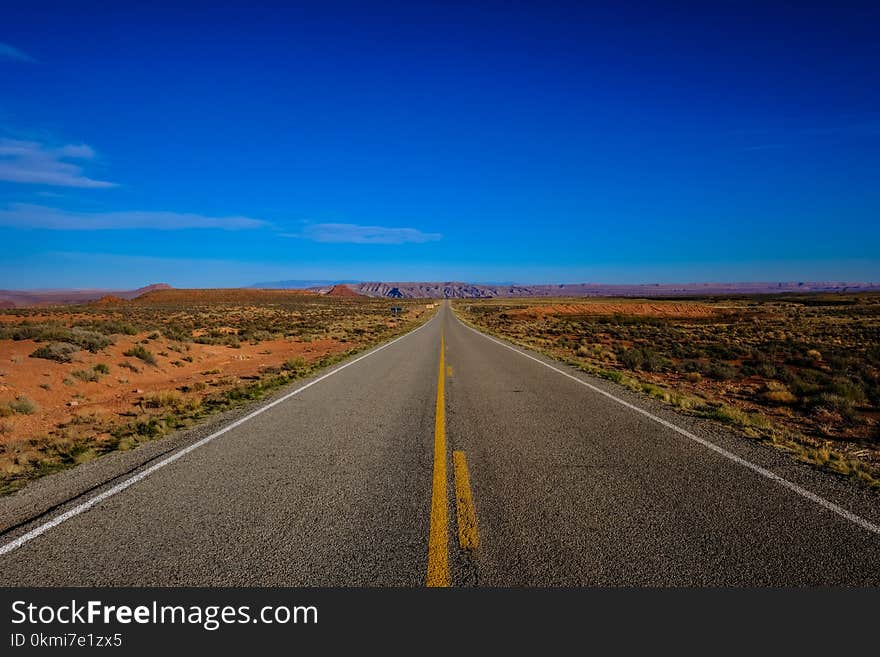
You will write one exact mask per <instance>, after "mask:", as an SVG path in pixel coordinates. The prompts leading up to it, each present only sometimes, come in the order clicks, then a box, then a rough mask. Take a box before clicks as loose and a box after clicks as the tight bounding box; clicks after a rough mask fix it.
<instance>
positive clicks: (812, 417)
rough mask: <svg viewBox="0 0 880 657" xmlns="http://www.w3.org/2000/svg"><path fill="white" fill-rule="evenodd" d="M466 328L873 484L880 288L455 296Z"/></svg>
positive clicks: (879, 464) (876, 480) (879, 390)
mask: <svg viewBox="0 0 880 657" xmlns="http://www.w3.org/2000/svg"><path fill="white" fill-rule="evenodd" d="M455 308H456V311H457V313H458V314H459V316H460V317H461V318H462V319H464V320H466V321H467V322H469V323H471V324H472V325H474V326H475V327H477V328H479V329H481V330H484V331H487V332H489V333H492V334H494V335H496V336H499V337H501V338H504V339H507V340H510V341H512V342H514V343H517V344H520V345H522V346H525V347H528V348H531V349H535V350H538V351H541V352H543V353H545V354H547V355H550V356H552V357H554V358H556V359H558V360H560V361H563V362H566V363H569V364H571V365H574V366H576V367H578V368H580V369H582V370H584V371H586V372H590V373H592V374H594V375H597V376H600V377H602V378H605V379H609V380H611V381H615V382H616V383H618V384H621V385H623V386H626V387H628V388H630V389H633V390H636V391H639V392H641V393H643V394H645V395H649V396H651V397H653V398H656V399H659V400H661V401H663V402H665V403H667V404H670V405H672V406H674V407H675V408H676V409H677V410H679V411H681V412H684V413H689V414H694V415H699V416H701V417H707V418H711V419H714V420H716V421H718V422H722V423H724V424H726V425H729V426H732V427H735V428H736V429H738V430H740V431H741V432H742V433H744V434H746V435H748V436H750V437H752V438H755V439H759V440H762V441H765V442H768V443H770V444H773V445H774V446H776V447H778V448H780V449H782V450H785V451H787V452H789V453H791V454H792V456H793V457H795V458H796V459H798V460H800V461H803V462H807V463H811V464H813V465H816V466H818V467H820V468H823V469H826V470H830V471H832V472H835V473H838V474H840V475H845V476H848V477H852V478H853V479H854V480H858V481H859V482H862V483H864V484H866V485H869V486H872V487H877V486H880V295H878V294H876V293H863V294H804V295H778V296H768V295H765V296H746V297H743V296H736V297H700V298H688V299H678V298H676V299H666V300H663V299H650V300H639V299H596V300H584V299H540V300H533V299H493V300H470V299H468V300H461V301H457V302H456V306H455Z"/></svg>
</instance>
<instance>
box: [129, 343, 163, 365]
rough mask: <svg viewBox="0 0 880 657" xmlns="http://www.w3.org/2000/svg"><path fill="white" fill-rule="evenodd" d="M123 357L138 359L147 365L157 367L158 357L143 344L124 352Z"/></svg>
mask: <svg viewBox="0 0 880 657" xmlns="http://www.w3.org/2000/svg"><path fill="white" fill-rule="evenodd" d="M122 355H123V356H129V357H131V358H138V359H140V360H142V361H144V362H145V363H146V364H147V365H156V364H157V363H156V357H155V356H154V355H153V353H152V352H151V351H150V350H149V349H147V348H146V347H144V345H142V344H136V345H135V346H133V347H132V348H131V349H129V350H127V351H124V352H122Z"/></svg>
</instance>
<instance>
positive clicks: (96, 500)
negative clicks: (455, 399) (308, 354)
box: [0, 313, 439, 556]
mask: <svg viewBox="0 0 880 657" xmlns="http://www.w3.org/2000/svg"><path fill="white" fill-rule="evenodd" d="M438 316H439V313H437V314H436V315H434V317H432V318H431V319H429V320H428V321H427V322H425V323H424V324H422V325H421V326H418V327H416V328H414V329H413V330H412V331H409V332H408V333H405V334H403V335H401V336H399V337H397V338H394V339H393V340H392V341H391V342H387V343H385V344H383V345H381V346H379V347H377V348H375V349H373V350H372V351H369V352H367V353H365V354H363V355H362V356H358V357H357V358H355V359H354V360H352V361H349V362H348V363H345V364H344V365H340V366H339V367H337V368H336V369H335V370H332V371H330V372H327V373H326V374H322V375H321V376H319V377H318V378H317V379H314V380H313V381H309V382H308V383H307V384H305V385H304V386H300V387H299V388H297V389H296V390H294V391H292V392H288V393H287V394H286V395H284V396H283V397H279V398H278V399H276V400H275V401H273V402H270V403H268V404H266V405H265V406H261V407H260V408H258V409H256V410H255V411H252V412H250V413H248V414H247V415H245V416H244V417H242V418H239V419H238V420H236V421H235V422H232V423H231V424H227V425H226V426H225V427H223V428H222V429H220V430H219V431H216V432H214V433H212V434H211V435H210V436H206V437H205V438H202V439H201V440H199V441H196V442H194V443H193V444H192V445H189V446H188V447H184V448H183V449H181V450H180V451H179V452H175V453H174V454H172V455H171V456H169V457H168V458H165V459H162V460H161V461H159V462H158V463H155V464H153V465H151V466H150V467H149V468H147V469H146V470H143V471H141V472H139V473H137V474H136V475H134V476H132V477H129V478H128V479H126V480H125V481H123V482H121V483H118V484H116V485H115V486H113V487H112V488H108V489H107V490H105V491H104V492H103V493H100V494H98V495H95V497H93V498H91V499H89V500H86V501H85V502H83V503H81V504H78V505H76V506H75V507H73V508H72V509H69V510H67V511H65V512H64V513H62V514H61V515H59V516H56V517H55V518H52V520H49V521H47V522H45V523H43V524H42V525H40V526H39V527H35V528H34V529H32V530H30V531H29V532H27V533H26V534H22V535H21V536H19V537H18V538H16V539H15V540H13V541H10V542H9V543H6V544H5V545H2V546H0V556H3V555H4V554H8V553H9V552H12V551H13V550H15V549H17V548H20V547H21V546H22V545H24V544H25V543H27V542H28V541H31V540H33V539H35V538H36V537H37V536H39V535H40V534H45V533H46V532H47V531H49V530H50V529H52V528H54V527H57V526H58V525H60V524H61V523H63V522H66V521H68V520H70V519H71V518H74V517H76V516H78V515H80V514H81V513H84V512H86V511H88V510H89V509H91V508H92V507H93V506H95V505H97V504H100V503H101V502H103V501H104V500H106V499H108V498H110V497H113V496H114V495H116V494H117V493H121V492H122V491H124V490H125V489H126V488H128V487H129V486H133V485H134V484H136V483H137V482H139V481H141V480H142V479H146V478H147V477H149V476H150V475H151V474H153V473H154V472H156V470H159V469H161V468H164V467H165V466H166V465H170V464H171V463H174V462H175V461H176V460H177V459H179V458H181V457H183V456H186V455H187V454H189V453H190V452H192V451H195V450H197V449H198V448H199V447H201V446H202V445H207V444H208V443H209V442H211V441H212V440H214V439H215V438H219V437H220V436H222V435H223V434H224V433H226V432H227V431H231V430H232V429H235V427H238V426H240V425H242V424H244V423H245V422H247V421H248V420H252V419H254V418H255V417H257V416H258V415H260V414H261V413H265V412H266V411H268V410H269V409H270V408H272V407H273V406H277V405H278V404H280V403H281V402H285V401H287V400H288V399H290V398H291V397H293V396H295V395H298V394H299V393H301V392H302V391H303V390H306V389H307V388H311V387H312V386H313V385H315V384H316V383H320V382H321V381H323V380H324V379H327V378H329V377H331V376H333V375H334V374H338V373H339V372H341V371H342V370H344V369H345V368H346V367H350V366H352V365H354V364H355V363H357V362H359V361H362V360H363V359H364V358H369V357H370V356H372V355H373V354H377V353H379V352H380V351H382V350H383V349H385V348H387V347H390V346H391V345H393V344H394V343H395V342H397V341H398V340H402V339H403V338H406V337H409V336H411V335H412V334H413V333H415V332H416V331H419V330H421V329H423V328H425V327H426V326H427V325H428V324H430V323H431V322H433V321H434V320H435V319H436V318H437V317H438Z"/></svg>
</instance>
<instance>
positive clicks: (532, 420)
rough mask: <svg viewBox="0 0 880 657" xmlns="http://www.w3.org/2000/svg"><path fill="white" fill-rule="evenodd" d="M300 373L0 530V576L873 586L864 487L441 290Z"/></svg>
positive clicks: (879, 555) (879, 531)
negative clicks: (405, 319) (602, 374)
mask: <svg viewBox="0 0 880 657" xmlns="http://www.w3.org/2000/svg"><path fill="white" fill-rule="evenodd" d="M441 344H442V345H444V346H443V347H442V348H441ZM298 385H299V386H300V387H301V386H302V383H300V384H294V386H293V387H292V388H291V389H290V391H289V392H287V393H286V396H285V397H281V398H280V399H281V401H278V402H277V403H275V405H273V406H271V407H269V408H266V409H265V410H263V411H261V412H258V413H257V414H252V415H250V416H247V417H246V418H244V421H240V423H239V424H237V425H236V426H233V427H232V428H229V429H228V430H226V431H225V432H223V433H221V434H220V435H216V434H212V435H211V436H208V437H207V438H203V439H202V440H201V441H199V442H198V443H195V444H194V446H190V448H189V451H184V452H180V451H179V452H176V453H174V454H172V455H171V457H170V458H169V459H164V460H161V461H157V462H154V463H151V464H150V465H149V466H145V467H149V468H150V469H149V470H145V469H142V470H141V471H140V473H134V475H135V476H136V477H137V478H136V479H134V480H131V476H132V475H127V478H120V479H117V480H115V481H113V482H110V483H109V484H108V485H107V486H105V487H104V488H97V489H96V490H95V491H93V492H92V493H90V494H89V495H86V496H81V497H79V498H77V499H75V500H72V501H71V502H70V503H68V504H66V505H63V506H61V507H59V508H58V509H57V510H55V511H53V512H52V513H50V514H47V515H44V516H42V517H40V518H37V519H35V520H34V521H33V522H30V523H25V524H24V525H22V526H19V527H16V528H14V529H12V530H9V531H6V532H5V533H3V534H2V535H0V584H4V585H30V586H53V585H172V586H173V585H214V586H221V585H235V586H240V585H255V586H273V585H285V586H301V585H306V586H308V585H329V586H349V585H354V586H386V585H403V586H425V585H435V586H444V585H452V586H470V585H480V586H523V585H525V586H555V585H575V586H580V585H636V586H641V585H661V586H662V585H675V586H688V585H827V584H845V585H866V584H872V585H876V584H878V583H880V568H878V564H880V528H878V517H880V509H878V503H877V500H878V497H877V496H876V495H875V494H873V493H870V492H865V491H859V490H858V489H857V487H854V486H852V485H851V484H850V483H849V482H845V481H841V480H837V479H834V478H833V477H831V476H829V475H824V474H822V473H819V472H816V471H814V470H811V469H809V468H807V467H806V466H801V465H799V464H796V463H794V462H793V461H792V460H791V459H789V458H788V457H787V456H785V455H784V454H780V453H779V452H776V451H774V450H772V449H770V448H767V447H763V446H761V445H757V444H755V443H753V442H751V441H749V440H747V439H745V438H738V437H736V436H735V435H733V434H731V433H729V432H726V431H724V430H722V429H716V428H715V427H714V425H712V424H710V423H708V422H704V421H699V420H695V419H692V418H686V417H682V416H679V415H676V414H674V413H673V412H671V411H669V410H666V409H663V408H661V407H658V406H657V405H656V404H655V403H654V402H652V401H650V400H646V399H643V398H640V397H638V396H636V395H634V394H633V393H629V392H628V391H624V390H621V389H619V388H617V387H615V386H613V385H612V384H610V383H607V382H601V381H597V380H594V379H591V378H590V377H588V376H586V375H583V374H580V373H575V372H574V370H571V369H569V368H566V367H565V366H564V365H559V364H552V363H551V362H550V361H549V360H547V359H544V358H543V357H539V356H535V355H534V354H530V353H528V352H523V351H522V350H519V351H517V350H514V349H512V348H511V347H510V346H505V345H504V344H502V343H499V342H496V341H493V340H491V339H489V338H487V337H486V336H483V335H481V334H479V333H477V332H476V331H474V330H473V329H471V328H468V327H467V326H465V325H464V324H463V323H461V322H460V321H459V320H458V319H456V317H455V316H454V315H453V313H452V311H451V309H450V308H449V306H448V305H447V304H444V305H443V306H442V307H441V309H440V311H439V312H438V314H437V316H436V317H435V318H434V319H432V320H431V321H429V322H428V323H427V324H426V325H424V326H423V327H421V328H419V329H417V330H416V331H414V332H412V333H410V334H408V335H406V336H404V337H402V338H400V339H398V340H396V341H394V342H393V343H390V344H387V345H385V346H384V347H382V348H380V349H379V350H377V351H375V352H371V353H369V354H367V355H365V356H361V357H359V358H358V359H356V360H353V361H349V363H346V364H345V365H344V366H343V367H342V368H341V369H339V370H338V371H331V373H330V374H329V375H327V374H324V375H322V377H320V378H318V379H316V380H314V381H313V382H311V383H310V385H308V386H307V387H305V388H304V389H301V390H299V392H295V389H296V388H297V386H298ZM293 392H295V394H291V393H293ZM609 395H610V396H609ZM183 449H186V448H183ZM65 474H67V473H62V474H61V475H55V476H56V477H62V478H63V476H64V475H65ZM59 481H61V479H59ZM50 484H51V482H50ZM99 496H100V497H99ZM0 503H4V502H0ZM5 503H9V501H8V500H7V501H5Z"/></svg>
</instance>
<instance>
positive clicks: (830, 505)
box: [453, 312, 880, 535]
mask: <svg viewBox="0 0 880 657" xmlns="http://www.w3.org/2000/svg"><path fill="white" fill-rule="evenodd" d="M453 316H455V318H456V319H457V320H458V321H459V322H460V323H461V325H462V326H464V327H465V328H468V329H470V330H471V331H473V332H474V333H476V334H477V335H481V336H483V337H484V338H486V339H487V340H491V341H492V342H494V343H496V344H499V345H501V346H502V347H505V348H507V349H510V350H511V351H514V352H516V353H518V354H519V355H520V356H522V357H524V358H528V359H530V360H533V361H535V362H536V363H540V364H541V365H543V366H544V367H548V368H550V369H551V370H553V371H554V372H557V373H559V374H561V375H562V376H566V377H568V378H569V379H571V380H572V381H576V382H578V383H580V384H581V385H583V386H586V387H587V388H589V389H590V390H592V391H594V392H598V393H599V394H600V395H604V396H605V397H607V398H608V399H612V400H614V401H616V402H617V403H618V404H622V405H623V406H626V407H627V408H629V409H631V410H633V411H635V412H636V413H641V414H642V415H644V416H645V417H647V418H649V419H651V420H654V422H657V423H659V424H662V425H663V426H664V427H667V428H669V429H672V430H673V431H675V432H677V433H679V434H681V435H682V436H684V437H685V438H690V439H691V440H693V441H694V442H697V443H699V444H700V445H702V446H703V447H706V448H708V449H711V450H712V451H713V452H716V453H718V454H720V455H721V456H723V457H724V458H726V459H730V460H731V461H733V462H734V463H736V464H738V465H741V466H743V467H744V468H748V469H749V470H751V471H752V472H756V473H757V474H759V475H761V476H762V477H766V478H767V479H770V480H771V481H774V482H776V483H777V484H779V485H780V486H784V487H785V488H787V489H789V490H790V491H792V492H795V493H797V494H798V495H800V496H801V497H805V498H806V499H808V500H810V501H811V502H815V503H816V504H818V505H819V506H821V507H823V508H825V509H827V510H828V511H831V512H832V513H836V514H837V515H839V516H840V517H841V518H845V519H846V520H849V521H850V522H851V523H853V524H856V525H858V526H859V527H861V528H862V529H866V530H868V531H869V532H873V533H874V534H877V535H880V526H878V525H875V524H874V523H872V522H871V521H869V520H866V519H865V518H862V517H861V516H857V515H856V514H855V513H853V512H852V511H847V510H846V509H844V508H843V507H842V506H838V505H837V504H835V503H834V502H829V501H828V500H826V499H825V498H824V497H820V496H818V495H816V494H815V493H813V492H811V491H809V490H807V489H806V488H804V487H803V486H799V485H798V484H796V483H794V482H792V481H789V480H788V479H785V478H783V477H780V476H779V475H778V474H776V473H775V472H771V471H770V470H768V469H766V468H762V467H761V466H760V465H755V464H754V463H752V462H751V461H747V460H745V459H744V458H742V457H741V456H737V455H736V454H734V453H733V452H729V451H728V450H726V449H724V448H723V447H719V446H718V445H716V444H715V443H713V442H710V441H708V440H706V439H705V438H700V437H699V436H697V435H694V434H692V433H691V432H690V431H687V430H686V429H682V428H681V427H679V426H677V425H675V424H673V423H672V422H669V421H668V420H664V419H663V418H661V417H658V416H656V415H654V414H653V413H651V412H650V411H646V410H645V409H643V408H639V407H638V406H636V405H635V404H630V403H629V402H628V401H625V400H623V399H620V398H619V397H615V396H614V395H612V394H611V393H610V392H606V391H605V390H602V388H599V387H598V386H594V385H593V384H591V383H588V382H586V381H584V380H583V379H579V378H578V377H576V376H574V375H573V374H571V373H569V372H566V371H564V370H561V369H559V368H558V367H553V365H551V364H550V363H546V362H544V361H543V360H541V359H540V358H535V357H534V356H532V355H530V354H527V353H525V352H524V351H521V350H519V349H517V348H516V347H512V346H511V345H509V344H506V343H504V342H502V341H501V340H496V339H495V338H493V337H491V336H489V335H486V334H485V333H483V332H482V331H478V330H477V329H475V328H474V327H472V326H470V325H469V324H466V323H465V322H463V321H462V320H461V319H459V318H458V316H457V315H455V313H454V312H453Z"/></svg>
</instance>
